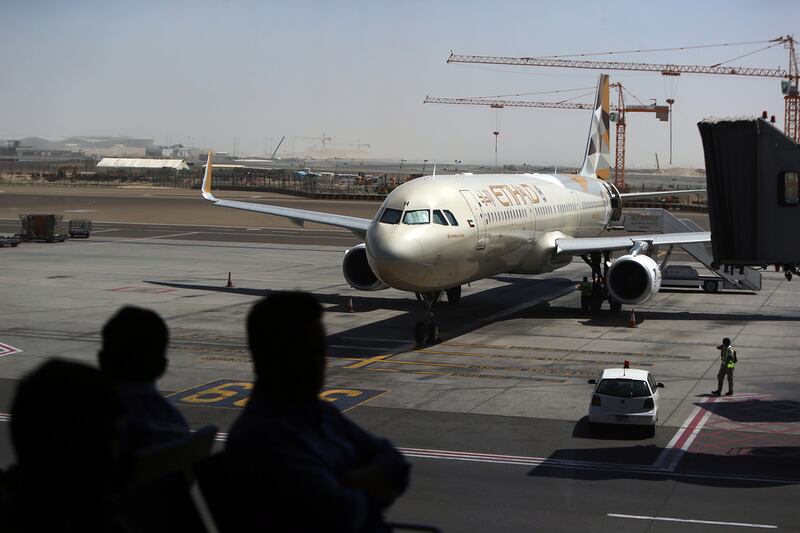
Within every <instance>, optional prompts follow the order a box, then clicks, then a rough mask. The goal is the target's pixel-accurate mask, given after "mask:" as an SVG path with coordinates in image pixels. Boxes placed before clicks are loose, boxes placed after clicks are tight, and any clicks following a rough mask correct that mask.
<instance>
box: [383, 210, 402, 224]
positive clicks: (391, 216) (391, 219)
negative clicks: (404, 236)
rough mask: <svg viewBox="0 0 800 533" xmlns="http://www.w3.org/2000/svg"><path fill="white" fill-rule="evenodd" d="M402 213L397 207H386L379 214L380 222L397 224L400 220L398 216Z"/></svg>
mask: <svg viewBox="0 0 800 533" xmlns="http://www.w3.org/2000/svg"><path fill="white" fill-rule="evenodd" d="M402 214H403V212H402V211H400V210H399V209H392V208H390V207H387V208H386V209H385V210H384V211H383V215H381V222H383V223H384V224H397V223H399V222H400V216H401V215H402Z"/></svg>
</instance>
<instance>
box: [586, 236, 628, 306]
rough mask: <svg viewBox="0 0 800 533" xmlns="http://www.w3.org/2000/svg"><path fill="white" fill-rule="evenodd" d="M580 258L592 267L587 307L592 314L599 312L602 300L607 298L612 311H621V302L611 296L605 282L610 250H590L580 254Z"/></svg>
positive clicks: (609, 262)
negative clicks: (590, 289)
mask: <svg viewBox="0 0 800 533" xmlns="http://www.w3.org/2000/svg"><path fill="white" fill-rule="evenodd" d="M581 259H583V261H584V262H585V263H586V264H587V265H589V266H590V267H592V295H591V298H590V300H589V308H590V310H591V312H592V314H597V313H599V312H600V310H601V308H602V306H603V302H604V301H606V300H608V304H609V307H610V308H611V312H612V313H619V312H620V311H622V303H621V302H618V301H616V300H615V299H614V298H612V297H611V294H610V293H609V292H608V284H607V283H606V280H607V278H606V275H607V274H608V268H609V265H610V264H611V252H608V251H606V252H592V253H591V254H584V255H582V256H581Z"/></svg>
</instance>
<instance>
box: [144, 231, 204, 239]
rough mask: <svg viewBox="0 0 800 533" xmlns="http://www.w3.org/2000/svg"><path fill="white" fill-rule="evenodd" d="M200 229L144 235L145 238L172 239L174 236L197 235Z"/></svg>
mask: <svg viewBox="0 0 800 533" xmlns="http://www.w3.org/2000/svg"><path fill="white" fill-rule="evenodd" d="M198 233H200V232H199V231H187V232H186V233H172V234H170V235H156V236H155V237H144V239H170V238H172V237H186V236H187V235H197V234H198Z"/></svg>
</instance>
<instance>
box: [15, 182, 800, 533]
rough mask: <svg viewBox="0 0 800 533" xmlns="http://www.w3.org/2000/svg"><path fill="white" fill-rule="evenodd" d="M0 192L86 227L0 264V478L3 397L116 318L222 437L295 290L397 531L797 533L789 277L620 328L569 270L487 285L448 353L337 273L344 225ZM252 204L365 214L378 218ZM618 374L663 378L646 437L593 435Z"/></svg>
mask: <svg viewBox="0 0 800 533" xmlns="http://www.w3.org/2000/svg"><path fill="white" fill-rule="evenodd" d="M2 189H3V191H4V192H2V193H0V233H4V232H9V231H12V232H13V230H14V228H15V227H18V226H17V225H18V222H16V216H17V215H18V214H21V213H25V212H31V211H32V210H36V211H39V212H44V211H46V212H53V213H57V214H64V215H65V219H68V218H92V219H94V220H95V232H94V234H93V235H92V237H91V238H89V239H88V240H79V239H72V240H69V241H67V242H65V243H52V244H46V243H23V244H21V245H20V246H19V247H17V248H2V249H0V256H2V259H0V261H2V263H0V264H2V268H0V302H2V307H0V324H2V326H0V467H2V466H6V465H8V464H9V463H11V462H13V452H12V451H11V448H10V444H9V440H8V424H7V423H5V422H7V420H8V416H7V413H8V412H9V410H10V402H11V397H12V395H13V390H14V386H15V383H16V381H17V380H19V378H20V377H22V376H23V375H24V374H25V373H27V372H28V371H30V370H31V369H33V368H35V367H36V366H38V365H39V364H40V363H41V362H42V361H44V360H46V359H47V358H49V357H64V358H68V359H73V360H79V361H85V362H89V363H92V364H93V363H94V362H95V360H96V353H97V350H98V347H99V338H100V337H99V332H100V328H101V327H102V325H103V323H104V322H105V320H107V319H108V318H109V317H110V316H111V315H112V314H113V313H114V312H115V311H116V310H117V309H118V308H119V307H121V306H122V305H127V304H133V305H141V306H145V307H149V308H152V309H154V310H156V311H158V312H159V313H160V314H161V315H162V316H163V317H164V318H165V320H166V321H167V324H168V325H169V328H170V332H171V347H170V352H169V358H170V366H169V370H168V372H167V373H166V375H165V376H164V377H163V378H162V380H161V381H160V382H159V387H160V389H161V390H162V391H163V392H164V394H166V395H169V397H170V398H171V399H172V401H174V402H175V404H176V405H177V406H178V408H179V409H180V410H181V411H182V412H183V413H184V414H185V415H186V416H187V418H188V419H189V421H190V423H191V424H192V425H193V426H201V425H205V424H215V425H217V426H218V427H219V428H220V431H221V432H222V435H221V437H220V441H224V438H225V432H227V430H228V428H229V427H230V425H231V423H232V422H233V420H235V418H236V416H237V415H238V413H239V412H240V410H241V407H242V406H243V405H244V404H245V402H246V401H247V396H248V394H249V391H250V389H251V387H252V380H253V374H252V370H251V365H250V361H249V356H248V353H247V349H246V341H245V336H244V317H245V316H246V313H247V311H248V309H249V307H250V306H251V305H252V304H253V303H254V302H255V301H257V299H258V298H260V297H262V296H263V295H265V294H268V293H269V292H270V291H275V290H285V289H301V290H306V291H309V292H312V293H313V294H315V295H316V296H317V297H318V299H319V300H320V301H321V302H322V304H323V306H324V307H325V309H326V314H325V324H326V328H327V330H328V335H329V337H328V342H329V346H330V352H329V355H330V357H329V365H328V374H327V379H326V385H325V389H324V391H323V396H324V397H325V398H326V399H328V400H330V401H333V402H334V404H335V405H337V406H339V407H340V408H342V409H344V410H346V411H347V413H348V416H351V417H352V418H353V419H355V420H356V421H358V422H359V423H361V424H363V425H364V426H365V427H367V428H368V429H370V430H371V431H373V432H375V433H378V434H381V435H385V436H387V437H388V438H390V439H391V440H392V441H393V442H394V443H395V444H396V445H397V446H399V447H400V448H401V449H402V450H403V452H404V453H405V454H406V455H407V456H408V457H409V458H410V460H411V462H412V464H413V465H414V470H413V473H412V487H411V489H410V490H409V492H408V494H407V495H405V496H404V497H403V498H401V499H400V500H399V501H398V502H397V503H396V504H395V506H394V507H393V508H392V510H391V513H390V516H391V517H392V518H394V519H397V520H403V521H411V522H422V523H431V524H435V525H437V526H439V527H441V528H442V529H443V530H444V531H475V532H478V531H521V530H524V531H529V530H542V531H575V530H579V529H580V530H587V531H693V530H694V531H708V530H720V531H728V530H730V531H734V530H739V529H752V528H758V529H771V528H779V529H781V530H789V531H800V528H799V526H798V518H800V513H798V511H797V508H796V503H795V502H796V501H797V499H798V496H800V489H798V484H799V483H800V468H798V466H797V465H798V464H800V387H798V384H800V369H798V352H797V348H796V346H797V345H798V342H800V333H797V325H798V322H800V308H799V307H798V305H797V302H798V297H799V296H800V283H798V282H797V281H795V282H789V281H787V280H786V279H785V277H784V276H783V274H782V273H776V272H767V271H765V272H764V277H763V290H762V291H760V292H758V293H748V292H727V291H726V292H721V293H717V294H710V293H705V292H703V291H702V290H699V289H697V290H694V289H670V290H666V289H665V290H662V291H661V292H660V293H659V294H658V295H657V296H656V297H655V298H653V300H651V301H650V302H648V303H647V304H645V305H643V306H640V307H637V308H636V310H635V317H636V325H637V327H635V328H632V327H629V321H630V311H631V310H630V309H629V308H626V309H625V310H624V312H623V313H622V314H611V313H610V312H608V311H604V312H603V313H602V314H600V315H597V316H587V315H583V314H582V313H581V312H580V297H579V294H578V293H577V291H575V289H574V287H575V283H577V281H578V280H579V279H580V278H582V277H583V276H584V275H587V273H588V267H586V266H585V265H584V264H583V263H582V262H580V261H573V263H572V264H571V265H569V266H568V267H566V268H564V269H561V270H558V271H556V272H554V273H551V274H548V275H545V276H537V277H523V276H510V275H509V276H498V277H496V278H493V279H488V280H482V281H480V282H476V283H473V284H472V285H471V286H469V287H464V293H463V298H462V300H461V303H460V304H459V305H457V306H451V305H449V304H447V303H446V302H443V303H441V304H439V305H438V306H437V308H436V314H437V318H438V321H439V324H440V328H441V334H442V337H443V340H442V342H441V343H438V344H435V345H431V346H426V347H415V346H414V345H413V343H412V342H411V338H412V337H413V324H414V322H415V321H416V320H417V318H418V316H419V314H420V312H421V310H420V308H419V306H418V304H417V303H416V301H415V299H414V297H413V295H408V294H406V293H401V292H399V291H394V290H386V291H379V292H374V293H362V292H358V291H355V290H352V289H350V288H349V287H348V286H347V285H346V284H345V282H344V280H343V279H342V276H341V261H342V257H343V252H344V250H345V249H346V248H347V247H349V246H352V245H354V244H356V243H357V242H358V241H357V240H355V238H354V237H353V236H352V235H351V234H349V233H347V232H344V231H338V230H332V229H331V228H326V227H324V226H317V227H313V226H312V227H309V228H308V229H299V228H296V227H293V226H291V224H290V223H288V222H286V221H283V220H282V219H278V218H275V217H269V216H262V215H255V214H250V213H241V212H239V211H234V210H226V209H221V208H218V207H214V206H212V205H210V204H208V203H206V202H203V201H202V200H201V199H200V198H199V197H198V195H197V193H196V192H192V191H165V190H160V189H135V190H131V189H122V190H112V191H109V190H106V189H103V190H85V189H81V190H71V189H70V190H65V189H62V188H53V189H51V188H44V189H39V188H35V189H32V188H30V187H24V188H13V187H2ZM218 196H220V197H223V198H225V197H227V198H252V196H256V195H252V194H247V193H225V192H221V193H218ZM260 196H263V198H262V199H263V200H265V201H270V202H283V204H282V205H292V206H296V207H301V208H303V209H318V210H323V211H329V212H338V213H347V214H352V215H355V216H364V217H371V216H372V215H373V214H374V212H375V210H376V209H377V204H376V203H374V202H353V201H329V202H320V201H312V200H305V199H295V198H287V197H283V196H280V195H272V194H263V195H260ZM254 200H259V199H254ZM310 226H311V225H310ZM229 272H230V275H231V279H232V282H233V287H226V282H227V279H228V273H229ZM349 298H352V302H353V312H352V313H351V312H348V309H347V308H348V299H349ZM725 336H727V337H730V338H731V339H732V341H733V345H734V346H735V347H736V349H737V351H738V356H739V363H738V365H737V368H736V380H737V381H736V394H735V395H734V396H732V397H723V398H717V397H713V396H711V395H710V394H709V392H710V391H711V390H712V389H714V388H716V372H717V368H718V364H719V363H718V361H719V360H718V352H717V351H716V350H715V349H714V347H715V346H716V345H717V344H719V341H720V340H721V338H722V337H725ZM286 356H287V357H288V356H291V354H286ZM623 360H629V361H630V362H631V365H632V366H633V367H635V368H644V369H646V370H650V371H651V372H652V373H653V374H654V376H655V378H656V379H657V380H658V381H661V382H663V383H664V384H665V385H666V387H665V388H664V389H661V394H662V400H661V407H660V409H661V410H660V416H659V418H660V419H659V423H658V427H657V430H656V434H655V436H654V437H653V438H648V437H647V436H645V435H642V434H639V433H637V432H630V431H622V430H612V429H609V430H606V431H604V432H602V433H601V434H599V435H590V434H589V432H588V428H587V423H586V414H587V410H588V403H589V399H590V394H591V386H590V385H588V384H587V383H586V381H587V379H589V378H592V377H597V376H599V374H600V373H601V372H602V369H603V368H607V367H612V366H619V365H621V363H622V361H623ZM65 401H69V400H68V399H65ZM221 445H222V443H220V446H221ZM736 502H746V505H743V504H738V505H737V504H736Z"/></svg>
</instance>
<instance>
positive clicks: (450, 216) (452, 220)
mask: <svg viewBox="0 0 800 533" xmlns="http://www.w3.org/2000/svg"><path fill="white" fill-rule="evenodd" d="M444 215H445V216H446V217H447V220H449V221H450V225H451V226H458V220H456V217H455V215H453V213H451V212H450V211H448V210H447V209H445V210H444Z"/></svg>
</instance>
